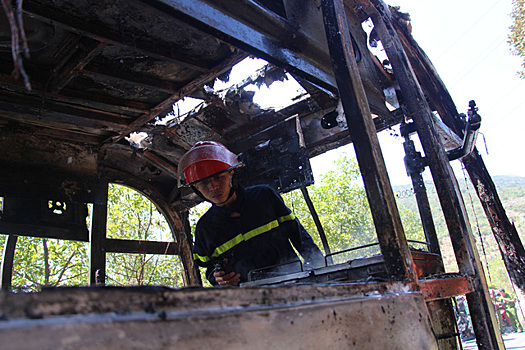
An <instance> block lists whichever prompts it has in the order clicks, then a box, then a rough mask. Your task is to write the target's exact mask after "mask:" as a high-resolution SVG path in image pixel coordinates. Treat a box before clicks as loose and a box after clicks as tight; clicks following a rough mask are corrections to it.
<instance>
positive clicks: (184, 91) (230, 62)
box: [105, 52, 246, 143]
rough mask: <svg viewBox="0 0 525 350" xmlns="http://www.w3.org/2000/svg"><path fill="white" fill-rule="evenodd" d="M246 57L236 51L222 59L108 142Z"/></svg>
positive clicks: (120, 136)
mask: <svg viewBox="0 0 525 350" xmlns="http://www.w3.org/2000/svg"><path fill="white" fill-rule="evenodd" d="M245 57H246V54H245V53H244V52H236V53H234V54H232V55H231V56H230V57H229V59H227V60H225V61H222V62H221V63H219V64H218V65H217V66H215V67H213V68H212V69H210V70H209V71H208V73H206V74H202V75H200V76H199V77H197V78H196V79H194V80H193V81H191V82H190V83H188V84H186V85H184V86H183V87H181V88H180V89H179V90H178V91H177V92H176V93H174V94H173V95H171V96H170V97H169V98H167V99H165V100H164V101H162V102H161V103H159V104H158V105H157V106H155V107H153V108H152V109H150V111H149V112H148V113H145V114H144V115H142V116H141V117H139V118H137V119H135V120H134V121H133V122H132V123H131V124H129V125H128V127H127V128H125V129H124V130H122V131H120V132H119V133H118V134H117V135H115V136H112V137H110V138H108V139H107V140H106V141H105V142H106V143H116V142H118V141H120V140H122V139H123V138H124V137H125V136H127V135H129V134H130V133H132V132H135V131H138V130H139V129H140V128H141V127H142V126H143V125H144V124H146V123H147V122H149V121H150V120H152V119H154V118H155V117H157V116H158V115H160V114H162V113H164V112H165V111H166V110H169V109H170V108H172V106H173V104H174V103H175V102H177V101H178V100H180V99H181V98H182V97H184V96H187V95H189V94H190V93H191V92H193V91H195V90H196V89H197V88H199V87H200V86H201V85H202V84H205V83H207V82H209V81H210V80H212V79H214V78H215V77H217V76H219V75H221V74H222V73H224V72H226V71H227V70H229V69H230V68H231V67H232V66H233V65H234V64H236V63H238V62H240V61H241V60H242V59H244V58H245Z"/></svg>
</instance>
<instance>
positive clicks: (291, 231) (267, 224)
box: [193, 185, 324, 285]
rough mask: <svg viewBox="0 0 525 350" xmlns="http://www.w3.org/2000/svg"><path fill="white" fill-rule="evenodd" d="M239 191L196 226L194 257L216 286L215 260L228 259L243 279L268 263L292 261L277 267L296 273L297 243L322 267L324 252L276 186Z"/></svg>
mask: <svg viewBox="0 0 525 350" xmlns="http://www.w3.org/2000/svg"><path fill="white" fill-rule="evenodd" d="M236 193H237V199H236V200H235V202H234V203H232V205H231V206H230V207H229V208H227V207H226V206H223V207H219V206H216V205H212V207H211V208H210V209H209V210H208V211H207V212H206V213H205V214H204V215H203V216H202V217H201V218H200V220H199V221H198V223H197V226H196V229H195V246H194V254H193V257H194V259H195V261H196V263H197V264H198V265H199V266H203V267H206V268H207V272H206V277H207V278H208V280H209V281H210V282H211V283H212V284H214V285H215V284H217V283H216V281H215V279H214V278H213V271H214V268H213V260H214V259H221V260H222V259H224V258H227V259H228V262H229V264H230V265H231V266H232V268H233V271H235V272H236V273H240V275H241V282H244V281H247V280H248V273H249V272H250V271H252V270H256V269H261V268H266V267H269V266H275V265H280V264H285V263H290V264H286V265H282V266H279V267H275V268H273V270H279V271H283V270H286V269H290V270H292V269H293V271H298V270H299V268H300V265H299V263H298V262H297V261H298V260H299V258H298V257H297V254H296V253H295V252H294V249H293V247H295V249H297V251H298V252H299V253H300V254H301V256H302V257H303V258H304V259H305V262H306V263H307V264H309V265H311V266H313V267H318V266H323V265H324V257H323V254H322V253H321V251H320V250H319V248H318V247H317V246H316V245H315V243H314V241H313V240H312V237H311V236H310V235H309V234H308V232H306V230H305V229H304V227H303V226H302V225H301V223H300V222H299V220H297V219H296V218H295V216H294V215H293V214H292V213H291V211H290V209H289V208H288V207H287V206H286V205H285V204H284V201H283V200H282V198H281V196H280V195H279V194H278V193H277V192H276V191H275V190H274V189H273V188H271V187H269V186H266V185H258V186H253V187H248V188H246V189H242V188H239V189H237V190H236ZM233 213H239V214H240V215H237V214H234V215H233V216H232V214H233ZM290 242H291V244H290ZM292 244H293V247H292ZM292 262H293V263H292ZM252 274H253V272H252Z"/></svg>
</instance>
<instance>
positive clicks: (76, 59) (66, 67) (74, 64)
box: [50, 41, 106, 93]
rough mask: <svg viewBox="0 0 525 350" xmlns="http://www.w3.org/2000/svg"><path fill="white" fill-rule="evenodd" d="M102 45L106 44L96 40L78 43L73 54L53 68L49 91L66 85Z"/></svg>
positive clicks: (55, 91) (54, 91) (57, 89)
mask: <svg viewBox="0 0 525 350" xmlns="http://www.w3.org/2000/svg"><path fill="white" fill-rule="evenodd" d="M104 46H106V44H103V43H100V42H98V41H90V42H88V43H82V44H79V45H78V46H77V48H78V49H77V50H76V52H75V54H74V55H73V56H71V57H70V59H69V60H68V61H67V63H65V64H61V66H60V68H58V69H55V70H53V78H52V79H51V84H50V89H51V91H52V92H53V93H57V92H58V91H60V90H61V89H62V88H63V87H64V86H66V85H67V84H68V83H69V82H70V81H71V80H72V79H73V78H74V77H75V75H76V74H77V73H78V72H79V71H80V70H81V69H83V68H84V67H85V66H86V65H87V64H88V63H89V62H91V61H92V60H93V58H95V57H96V56H97V55H98V54H100V52H101V51H102V49H103V48H104Z"/></svg>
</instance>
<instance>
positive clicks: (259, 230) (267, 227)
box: [193, 213, 295, 263]
mask: <svg viewBox="0 0 525 350" xmlns="http://www.w3.org/2000/svg"><path fill="white" fill-rule="evenodd" d="M293 220H295V216H294V214H293V213H290V214H288V215H285V216H281V217H278V218H277V219H275V220H273V221H270V222H269V223H267V224H264V225H262V226H259V227H256V228H254V229H253V230H250V231H248V232H246V233H240V234H238V235H237V236H235V237H233V238H232V239H230V240H229V241H228V242H226V243H224V244H222V245H220V246H219V247H217V248H215V250H214V251H213V253H212V255H211V258H210V257H208V256H202V255H198V254H193V259H195V260H200V261H202V262H204V263H206V262H208V261H210V260H211V259H212V258H216V257H218V256H219V255H221V254H224V253H225V252H227V251H228V250H230V249H232V248H233V247H235V246H236V245H237V244H239V243H241V242H243V241H247V240H249V239H251V238H254V237H257V236H259V235H261V234H263V233H265V232H268V231H271V230H273V229H274V228H276V227H279V225H280V224H281V223H283V222H286V221H293Z"/></svg>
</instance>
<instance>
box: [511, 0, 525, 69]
mask: <svg viewBox="0 0 525 350" xmlns="http://www.w3.org/2000/svg"><path fill="white" fill-rule="evenodd" d="M510 15H511V17H512V25H511V26H510V34H509V43H510V45H511V46H512V52H513V53H514V54H515V55H517V56H520V57H521V58H522V59H523V62H522V68H523V69H522V70H521V71H520V72H518V75H519V76H520V77H521V78H525V0H513V1H512V12H511V14H510Z"/></svg>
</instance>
